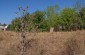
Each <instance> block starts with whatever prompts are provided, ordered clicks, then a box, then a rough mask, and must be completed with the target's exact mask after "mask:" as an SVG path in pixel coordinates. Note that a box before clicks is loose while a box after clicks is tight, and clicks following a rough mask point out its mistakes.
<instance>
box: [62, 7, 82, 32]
mask: <svg viewBox="0 0 85 55" xmlns="http://www.w3.org/2000/svg"><path fill="white" fill-rule="evenodd" d="M61 17H62V19H63V21H64V23H63V25H64V26H65V30H69V31H70V30H71V29H72V30H76V29H78V28H79V27H80V25H81V20H80V18H79V17H78V13H77V12H76V11H75V9H72V8H64V9H63V10H62V11H61Z"/></svg>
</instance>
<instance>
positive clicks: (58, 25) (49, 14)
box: [8, 4, 85, 32]
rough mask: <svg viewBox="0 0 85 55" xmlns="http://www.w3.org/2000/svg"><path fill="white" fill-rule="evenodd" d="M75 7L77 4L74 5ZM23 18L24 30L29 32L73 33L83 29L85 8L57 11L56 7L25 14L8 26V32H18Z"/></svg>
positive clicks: (67, 8)
mask: <svg viewBox="0 0 85 55" xmlns="http://www.w3.org/2000/svg"><path fill="white" fill-rule="evenodd" d="M76 5H77V4H76ZM22 18H24V22H25V25H26V26H25V30H26V31H29V32H36V31H38V32H43V31H49V30H50V28H51V27H53V29H54V31H75V30H81V29H85V7H81V8H79V6H78V5H77V6H76V7H74V8H69V7H66V8H64V9H62V10H59V6H58V5H54V6H48V7H47V8H46V9H45V10H44V11H39V10H37V11H35V12H34V13H32V14H29V13H26V14H25V15H24V17H17V18H15V19H14V20H13V21H12V22H11V23H10V24H9V26H8V30H12V31H20V30H19V29H20V25H21V19H22Z"/></svg>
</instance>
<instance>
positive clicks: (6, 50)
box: [0, 30, 85, 55]
mask: <svg viewBox="0 0 85 55" xmlns="http://www.w3.org/2000/svg"><path fill="white" fill-rule="evenodd" d="M19 42H20V34H19V33H15V32H10V31H6V32H4V31H3V32H0V55H19V51H20V48H19V47H20V45H19ZM25 47H26V52H25V55H85V30H82V31H72V32H53V33H50V32H44V33H42V32H41V33H27V34H26V43H25Z"/></svg>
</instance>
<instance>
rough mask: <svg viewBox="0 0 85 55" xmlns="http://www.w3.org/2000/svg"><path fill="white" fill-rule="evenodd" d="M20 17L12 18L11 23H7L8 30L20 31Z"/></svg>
mask: <svg viewBox="0 0 85 55" xmlns="http://www.w3.org/2000/svg"><path fill="white" fill-rule="evenodd" d="M20 24H21V19H20V18H16V19H14V20H12V22H11V24H9V25H8V28H7V29H8V30H11V31H20V27H21V25H20Z"/></svg>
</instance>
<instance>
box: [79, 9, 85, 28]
mask: <svg viewBox="0 0 85 55" xmlns="http://www.w3.org/2000/svg"><path fill="white" fill-rule="evenodd" d="M79 13H80V17H81V20H82V22H83V23H82V28H84V29H85V7H83V8H81V10H80V12H79Z"/></svg>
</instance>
